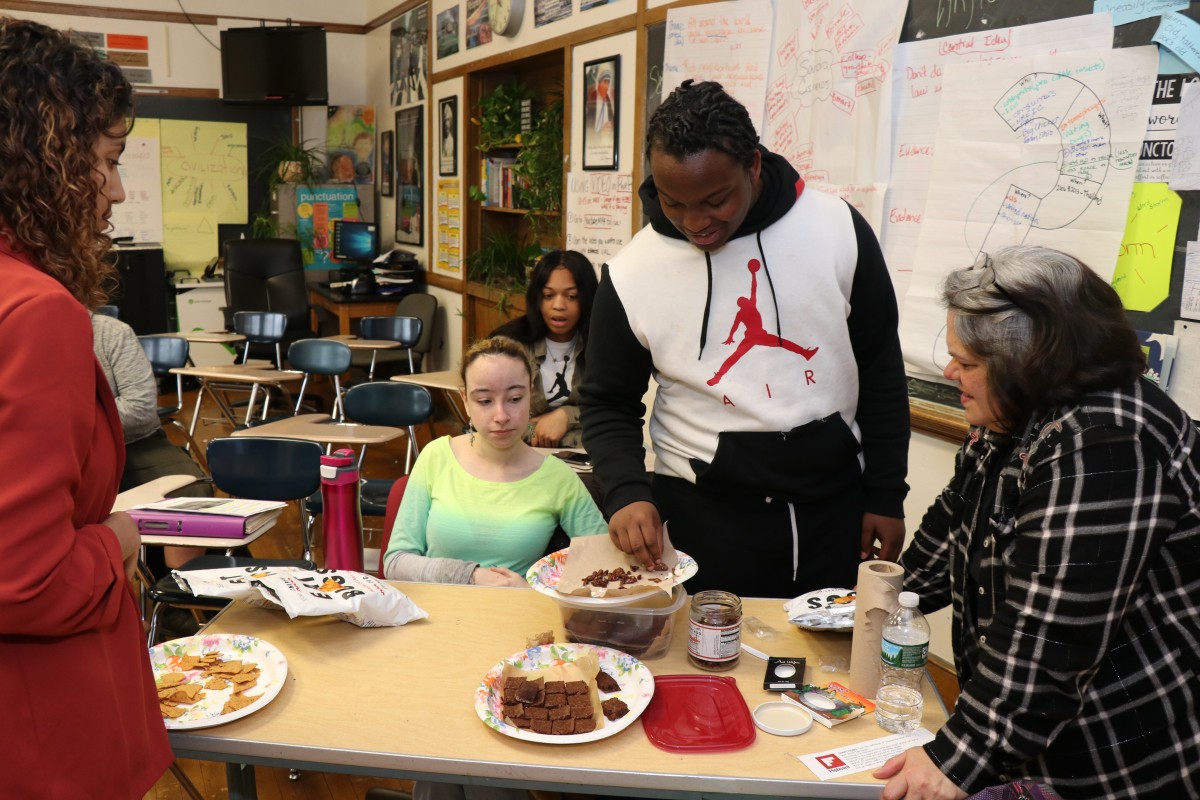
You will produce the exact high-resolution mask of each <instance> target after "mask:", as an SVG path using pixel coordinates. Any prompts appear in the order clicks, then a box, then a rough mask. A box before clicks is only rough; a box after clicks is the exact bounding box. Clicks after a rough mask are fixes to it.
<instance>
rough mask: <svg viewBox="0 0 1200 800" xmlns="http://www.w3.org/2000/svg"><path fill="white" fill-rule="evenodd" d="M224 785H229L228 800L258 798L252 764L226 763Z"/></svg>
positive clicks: (251, 799)
mask: <svg viewBox="0 0 1200 800" xmlns="http://www.w3.org/2000/svg"><path fill="white" fill-rule="evenodd" d="M225 785H226V786H228V787H229V800H258V786H257V785H255V783H254V765H253V764H234V763H233V762H229V763H226V764H225Z"/></svg>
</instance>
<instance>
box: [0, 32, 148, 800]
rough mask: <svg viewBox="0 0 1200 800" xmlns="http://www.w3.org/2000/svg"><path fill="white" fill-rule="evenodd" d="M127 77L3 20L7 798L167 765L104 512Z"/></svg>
mask: <svg viewBox="0 0 1200 800" xmlns="http://www.w3.org/2000/svg"><path fill="white" fill-rule="evenodd" d="M132 111H133V107H132V91H131V89H130V86H129V83H128V82H127V81H126V80H125V78H124V77H123V76H122V75H121V71H120V69H118V68H117V67H115V66H113V65H112V64H109V63H106V62H103V61H101V60H100V59H99V58H98V57H97V56H96V55H95V53H94V52H93V51H92V50H91V49H89V48H86V47H82V46H80V45H77V44H75V43H73V42H72V41H71V40H69V39H68V38H67V37H66V36H65V35H63V34H62V33H60V32H58V31H54V30H52V29H50V28H47V27H45V26H42V25H38V24H36V23H32V22H27V21H18V20H13V19H6V18H2V17H0V165H2V166H0V287H2V288H0V343H3V348H2V350H0V477H2V481H0V715H2V717H3V720H2V722H0V786H2V787H3V790H2V793H3V794H4V796H6V797H38V798H64V799H66V798H71V800H75V798H81V797H87V798H121V800H126V799H127V798H140V797H142V796H143V794H145V792H146V791H147V790H148V789H149V788H150V787H151V786H152V785H153V784H154V782H155V781H156V780H157V779H158V777H159V776H160V775H162V773H163V772H164V771H165V770H166V768H167V767H168V766H169V764H170V763H171V758H172V756H171V750H170V747H169V746H168V744H167V737H166V731H165V729H164V727H163V722H162V719H161V717H160V715H159V712H158V702H157V698H156V695H155V690H154V681H153V676H152V673H151V671H150V662H149V659H148V658H147V655H146V647H145V643H144V640H143V638H142V636H143V635H142V625H141V620H140V618H139V615H138V611H137V607H136V604H135V602H134V596H133V593H132V591H131V587H130V583H129V580H128V575H129V573H130V570H131V568H132V566H133V564H134V563H135V559H136V557H137V548H138V536H137V526H136V525H135V524H134V523H133V521H132V520H131V519H130V518H129V516H128V515H126V514H110V513H109V510H110V509H111V508H112V503H113V499H114V497H115V496H116V491H117V483H118V481H119V479H120V476H121V470H122V467H123V462H124V460H125V451H124V445H123V443H122V441H123V440H122V436H121V424H120V419H119V418H118V416H117V410H116V405H115V403H114V401H113V398H112V394H111V393H110V391H109V388H108V383H107V381H106V380H105V378H104V374H103V373H102V372H101V371H100V366H99V364H98V363H97V362H96V358H95V356H94V355H93V354H92V332H91V322H90V320H89V317H88V309H89V308H95V307H96V306H98V305H100V304H101V303H103V302H104V299H105V297H104V291H103V289H102V284H103V282H104V280H105V279H106V278H107V277H108V275H109V273H110V272H111V270H112V268H111V267H110V266H108V265H106V263H105V255H106V253H107V251H108V249H109V246H110V242H109V239H108V236H107V230H108V229H109V227H110V226H109V223H108V216H109V214H110V212H111V209H112V205H113V204H114V203H119V202H121V201H122V200H124V198H125V194H124V190H123V189H122V187H121V178H120V175H118V173H117V165H118V161H119V159H120V155H121V152H122V150H124V147H125V135H126V133H127V132H128V129H129V125H130V123H131V121H132Z"/></svg>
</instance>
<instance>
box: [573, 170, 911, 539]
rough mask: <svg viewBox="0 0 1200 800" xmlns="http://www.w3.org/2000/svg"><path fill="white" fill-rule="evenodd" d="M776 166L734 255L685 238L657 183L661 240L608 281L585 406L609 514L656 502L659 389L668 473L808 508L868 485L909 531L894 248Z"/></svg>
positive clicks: (633, 248)
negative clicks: (889, 256) (648, 397)
mask: <svg viewBox="0 0 1200 800" xmlns="http://www.w3.org/2000/svg"><path fill="white" fill-rule="evenodd" d="M761 152H762V191H761V193H760V196H759V198H758V200H757V202H756V203H755V204H754V206H753V207H752V208H751V209H750V211H749V213H748V214H747V215H746V219H745V221H744V222H743V223H742V225H741V227H739V229H738V230H737V231H736V232H735V234H734V236H733V237H732V238H731V239H730V240H729V241H728V242H727V243H726V244H725V245H724V246H723V247H721V248H720V249H719V250H716V251H714V252H712V253H705V252H704V251H703V250H701V249H699V248H698V247H696V246H695V245H693V244H692V243H691V242H689V241H688V240H687V239H686V238H685V237H684V236H683V234H682V233H680V232H679V231H678V230H676V228H675V226H674V225H672V224H671V222H670V221H669V220H668V219H667V217H666V216H665V215H664V214H663V212H662V208H661V206H660V205H659V202H658V193H657V191H656V189H655V186H654V182H653V178H648V179H647V180H646V181H645V183H644V184H643V185H642V187H641V189H640V196H641V198H642V201H643V203H644V206H645V208H646V213H647V214H648V215H649V216H650V225H648V226H646V227H645V228H643V229H642V230H641V231H640V232H639V233H638V234H637V235H636V236H634V238H633V240H632V241H631V242H630V243H629V244H628V245H627V246H626V247H625V248H624V249H622V250H621V251H620V252H619V253H618V254H617V255H616V256H614V257H613V259H612V260H611V261H610V262H609V263H608V264H607V265H605V267H604V269H603V273H602V276H601V281H600V286H599V289H598V291H597V294H596V299H595V304H594V306H593V308H592V320H591V335H589V336H588V350H587V359H588V370H587V375H586V376H585V379H584V384H583V386H582V389H581V403H580V405H581V410H582V419H583V439H584V446H585V447H586V449H587V451H588V453H589V454H590V455H591V456H592V461H593V464H594V465H595V470H596V473H597V477H599V479H600V481H601V483H603V485H604V486H605V490H606V494H605V501H604V506H605V512H606V513H607V514H611V513H613V512H614V511H616V510H618V509H620V508H622V507H624V506H626V505H628V504H629V503H631V502H634V501H637V500H649V501H653V497H652V496H651V491H650V482H649V479H648V476H647V475H646V473H645V468H644V466H643V449H642V416H643V414H644V407H643V406H642V403H641V400H642V397H643V395H644V394H645V391H646V388H647V386H648V380H649V377H650V375H651V374H653V375H654V378H655V379H656V381H657V383H658V390H657V395H656V398H655V402H654V410H653V413H652V416H651V417H650V436H651V439H652V441H653V443H654V452H655V455H656V458H657V462H656V466H655V470H656V472H658V473H660V474H663V475H668V476H674V477H678V478H682V479H684V480H687V481H690V482H692V483H695V484H696V486H697V487H698V488H699V489H702V490H704V491H711V492H716V493H727V494H749V495H754V496H760V497H772V498H777V499H779V500H786V501H789V502H798V503H803V502H810V501H815V500H819V499H824V498H827V497H830V496H832V495H834V494H836V493H837V492H839V491H841V490H843V489H846V488H848V487H849V486H851V485H852V484H853V483H855V482H857V481H862V482H863V485H864V486H865V488H866V498H867V499H866V507H865V510H866V511H868V512H873V513H877V514H883V515H885V516H892V517H902V516H903V502H904V497H905V494H906V493H907V491H908V487H907V485H906V484H905V476H906V474H907V469H908V439H909V426H908V397H907V388H906V383H905V376H904V364H903V361H902V358H901V355H900V341H899V335H898V333H897V321H898V315H897V310H896V298H895V293H894V291H893V289H892V284H891V278H890V277H889V275H888V274H887V269H886V266H885V265H884V261H883V255H882V253H881V252H880V248H879V243H878V241H877V240H876V239H875V235H874V234H873V232H872V231H871V229H870V227H869V226H868V225H867V222H866V220H864V219H863V218H862V216H861V215H860V214H859V213H858V212H857V211H855V210H854V209H853V208H851V207H850V206H849V205H848V204H847V203H845V202H844V201H842V200H840V199H839V198H837V197H834V196H833V195H830V194H826V193H824V192H820V191H817V190H814V189H807V190H806V189H805V187H804V182H803V181H802V180H801V179H800V177H799V175H798V174H797V173H796V171H795V170H794V169H793V168H792V166H791V165H790V164H788V162H787V161H786V160H785V159H784V158H782V157H780V156H778V155H775V154H773V153H771V152H769V151H767V150H766V149H761Z"/></svg>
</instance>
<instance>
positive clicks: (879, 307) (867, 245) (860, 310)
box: [846, 207, 909, 517]
mask: <svg viewBox="0 0 1200 800" xmlns="http://www.w3.org/2000/svg"><path fill="white" fill-rule="evenodd" d="M850 215H851V217H853V219H854V233H855V236H856V237H857V239H858V267H857V268H856V270H855V272H854V283H853V285H852V286H851V289H850V317H849V319H847V320H846V325H847V327H848V329H849V331H850V346H851V347H852V348H853V350H854V358H855V361H857V363H858V412H857V414H856V415H855V419H856V420H857V421H858V427H859V429H860V430H861V432H862V448H863V457H864V459H865V461H866V471H865V472H864V474H863V483H864V485H865V486H866V490H867V498H866V510H867V511H868V512H870V513H873V514H881V515H883V516H887V517H903V516H904V498H905V496H906V495H907V494H908V484H907V483H906V482H905V477H906V476H907V475H908V440H909V420H908V381H907V379H906V378H905V375H904V358H903V356H902V355H901V353H900V333H899V324H900V315H899V312H898V311H897V309H896V292H895V289H893V288H892V279H891V276H890V275H888V271H887V265H886V264H885V263H884V260H883V252H882V251H881V250H880V249H879V242H878V241H877V240H876V239H875V234H874V232H873V231H872V230H871V227H870V225H868V224H867V221H866V220H865V219H863V217H862V215H861V214H859V213H858V212H857V211H855V210H854V208H853V207H851V208H850Z"/></svg>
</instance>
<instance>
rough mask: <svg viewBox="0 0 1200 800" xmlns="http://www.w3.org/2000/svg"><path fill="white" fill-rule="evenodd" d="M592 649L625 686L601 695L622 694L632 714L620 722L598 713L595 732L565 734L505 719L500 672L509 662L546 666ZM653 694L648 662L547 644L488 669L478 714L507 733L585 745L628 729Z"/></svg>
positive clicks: (479, 694)
mask: <svg viewBox="0 0 1200 800" xmlns="http://www.w3.org/2000/svg"><path fill="white" fill-rule="evenodd" d="M589 652H590V653H592V654H594V655H595V656H596V660H597V661H598V662H599V663H600V668H601V669H603V670H604V671H605V672H607V673H608V674H609V675H611V676H613V678H615V679H616V681H617V683H618V684H619V685H620V687H621V688H620V689H619V690H618V691H616V692H614V693H613V694H602V695H601V698H602V699H604V700H607V699H609V698H610V697H619V698H620V699H622V700H624V701H625V705H627V706H629V713H628V714H626V715H625V716H623V717H621V718H620V719H618V720H616V721H610V720H608V719H607V718H605V716H604V715H603V714H600V713H599V712H597V715H596V716H597V719H596V730H594V731H592V732H591V733H574V734H568V735H562V736H555V735H553V734H549V733H534V732H533V731H528V730H523V729H521V728H518V727H517V726H516V725H511V724H509V723H508V722H505V720H504V709H503V707H502V705H503V704H502V701H501V693H500V688H501V687H500V685H499V684H500V683H501V680H500V673H501V672H503V670H504V665H505V664H511V665H513V666H514V667H517V668H518V669H546V668H547V667H553V666H556V665H559V664H564V663H566V662H569V661H574V660H575V659H576V658H578V657H579V656H581V655H582V654H584V653H589ZM653 696H654V676H653V675H651V674H650V670H649V669H647V668H646V665H645V664H643V663H642V662H641V661H638V660H637V659H636V658H634V657H633V656H631V655H629V654H627V653H622V652H621V651H620V650H613V649H611V648H608V647H594V646H592V645H590V644H547V645H539V646H537V647H531V648H529V649H528V650H522V651H521V652H519V653H515V654H513V655H511V656H509V657H508V658H506V659H504V660H503V661H501V662H500V663H498V664H496V666H494V667H492V668H491V669H490V670H488V672H487V674H486V675H484V676H483V681H482V682H481V683H480V684H479V687H478V688H477V689H476V690H475V713H477V714H478V715H479V718H480V719H481V720H483V724H485V725H487V726H488V727H489V728H491V729H492V730H496V731H499V732H500V733H503V734H504V735H505V736H512V737H514V738H516V739H525V740H526V741H529V742H543V743H545V744H582V743H583V742H594V741H596V740H597V739H606V738H608V737H609V736H612V735H613V734H615V733H620V732H621V731H623V730H625V729H626V728H628V727H629V726H630V725H632V724H633V721H634V720H636V719H637V718H638V717H639V716H641V713H642V712H643V711H645V710H646V706H648V705H650V698H651V697H653Z"/></svg>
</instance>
